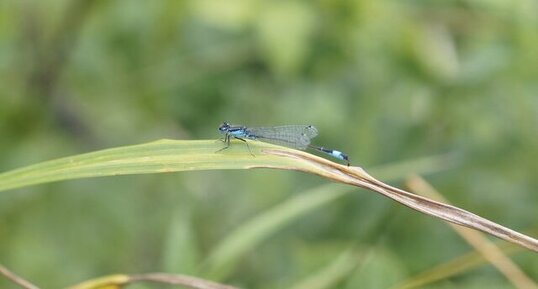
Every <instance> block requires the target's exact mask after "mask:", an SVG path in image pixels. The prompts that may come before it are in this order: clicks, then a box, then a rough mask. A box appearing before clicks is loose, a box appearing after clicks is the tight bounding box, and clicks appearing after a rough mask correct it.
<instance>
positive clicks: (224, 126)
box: [219, 122, 230, 133]
mask: <svg viewBox="0 0 538 289" xmlns="http://www.w3.org/2000/svg"><path fill="white" fill-rule="evenodd" d="M228 129H230V124H229V123H227V122H223V123H222V124H221V125H220V126H219V131H220V132H221V133H225V132H227V131H228Z"/></svg>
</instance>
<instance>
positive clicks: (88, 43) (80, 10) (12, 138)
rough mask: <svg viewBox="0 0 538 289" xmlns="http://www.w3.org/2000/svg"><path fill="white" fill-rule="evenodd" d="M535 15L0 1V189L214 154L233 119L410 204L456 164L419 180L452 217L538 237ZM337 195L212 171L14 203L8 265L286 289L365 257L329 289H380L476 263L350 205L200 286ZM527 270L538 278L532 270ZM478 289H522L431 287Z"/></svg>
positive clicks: (369, 200) (445, 231)
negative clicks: (191, 152) (413, 187)
mask: <svg viewBox="0 0 538 289" xmlns="http://www.w3.org/2000/svg"><path fill="white" fill-rule="evenodd" d="M536 11H538V2H536V1H533V0H520V1H506V2H505V1H479V0H477V1H472V0H469V1H388V0H385V1H351V0H349V1H343V0H342V1H329V0H318V1H261V0H225V1H210V0H192V1H95V0H93V1H82V0H81V1H66V0H62V1H61V0H42V1H16V0H3V1H0V137H1V140H2V141H1V142H0V155H1V161H0V169H1V170H2V171H7V170H10V169H14V168H18V167H22V166H25V165H29V164H33V163H37V162H41V161H45V160H49V159H54V158H59V157H63V156H68V155H73V154H79V153H83V152H88V151H93V150H97V149H102V148H109V147H116V146H122V145H130V144H138V143H143V142H147V141H152V140H156V139H161V138H173V139H217V138H218V137H219V135H218V132H217V127H218V125H219V124H220V123H221V122H222V121H223V120H227V121H229V122H232V123H238V124H246V125H250V126H262V125H280V124H313V125H315V126H317V127H318V129H319V131H320V135H319V136H318V138H316V140H315V143H316V144H319V145H324V146H327V147H331V148H337V149H340V150H342V151H345V152H347V153H348V154H349V155H350V158H351V161H352V164H355V165H360V166H362V167H364V168H365V169H366V170H368V171H371V170H375V168H376V167H379V166H389V168H391V164H395V163H400V162H403V161H411V163H410V164H409V165H406V166H404V167H403V168H400V169H399V170H397V172H396V177H399V179H394V178H391V179H386V180H387V181H392V182H393V184H396V185H398V186H401V183H400V182H399V181H401V180H402V178H403V177H405V176H406V175H407V174H409V173H412V172H415V171H417V170H419V168H418V167H416V165H413V164H414V163H413V161H415V160H420V159H423V158H425V157H432V156H433V157H435V156H446V155H449V156H451V157H450V161H447V163H446V164H441V166H440V167H437V168H431V169H428V168H427V169H426V171H425V173H426V175H427V178H428V180H429V181H431V182H432V184H433V185H434V186H436V188H438V189H439V190H440V191H441V192H443V193H444V194H445V196H446V197H447V198H448V199H450V200H451V201H452V202H453V203H454V204H456V205H457V206H460V207H463V208H465V209H468V210H470V211H472V212H475V213H477V214H480V215H482V216H484V217H487V218H490V219H492V220H494V221H497V222H499V223H501V224H504V225H506V226H508V227H511V228H514V229H516V230H533V229H536V226H537V224H538V214H537V213H536V212H537V205H538V178H537V177H536V176H537V175H536V174H537V173H536V172H538V129H537V126H538V81H537V79H538V78H537V76H538V13H536ZM393 168H394V167H393ZM379 177H382V175H379ZM325 183H326V181H325V180H322V179H319V178H317V177H315V176H310V175H305V174H301V173H298V172H291V171H273V170H253V171H205V172H188V173H174V174H154V175H142V176H123V177H109V178H97V179H86V180H75V181H66V182H60V183H52V184H46V185H39V186H33V187H28V188H24V189H19V190H11V191H7V192H2V193H1V194H0V263H2V264H4V265H5V266H7V267H8V268H10V269H12V270H13V271H15V272H17V273H19V274H21V275H22V276H24V277H26V278H28V279H30V280H32V281H34V282H35V283H37V284H38V285H42V286H43V287H45V288H59V287H63V286H67V285H70V284H73V283H76V282H79V281H82V280H86V279H89V278H93V277H97V276H102V275H106V274H111V273H141V272H172V273H183V274H193V275H196V276H201V277H207V278H212V279H214V280H217V281H221V282H226V283H230V284H235V285H237V286H241V287H245V288H290V286H292V285H294V284H298V283H301V282H302V281H304V280H305V279H307V278H309V277H311V276H315V275H316V274H317V272H319V270H323V268H326V266H328V264H330V263H331V262H333V261H334V260H335V259H336V258H338V256H342V255H341V254H342V252H345V251H346V250H348V249H350V248H354V249H353V250H354V251H353V252H358V253H359V255H360V253H361V252H373V253H370V254H366V255H368V258H363V257H364V256H363V257H357V258H356V259H357V260H358V261H357V263H358V264H357V266H356V267H354V269H353V270H350V271H349V272H348V273H347V274H344V276H343V277H342V279H340V281H339V282H337V283H336V285H334V284H333V285H331V286H329V287H328V288H387V287H389V286H391V285H393V284H395V283H397V282H398V281H401V280H405V279H406V278H409V277H410V276H413V275H415V274H417V273H419V272H422V271H424V270H427V269H429V268H431V267H433V266H436V265H438V264H442V263H444V262H447V261H449V260H451V259H453V258H455V257H457V256H460V255H462V254H465V253H466V252H468V251H469V250H470V248H469V246H468V245H467V244H466V243H464V242H463V241H462V240H461V238H460V237H458V236H457V235H456V234H455V233H453V232H452V231H451V230H450V229H449V228H448V227H447V226H446V225H444V224H443V223H442V222H440V221H438V220H435V219H432V218H429V217H426V216H424V215H422V214H419V213H416V212H414V211H412V210H409V209H407V208H405V207H402V206H400V205H397V204H395V203H393V202H392V201H390V200H388V199H385V198H383V197H380V196H378V195H375V194H372V193H370V192H367V191H364V190H355V189H353V190H351V192H352V193H350V194H349V193H348V194H345V195H343V196H342V197H339V198H336V199H335V200H334V201H331V202H328V203H326V204H325V205H323V206H320V207H319V208H317V209H316V210H312V211H311V212H309V213H308V214H306V215H304V216H302V217H300V218H296V219H293V220H291V221H289V222H285V224H284V225H283V226H282V227H281V229H279V230H277V231H275V232H274V233H273V234H271V235H270V236H267V237H264V238H263V240H261V241H260V242H259V243H258V244H256V246H255V247H252V248H249V249H248V250H247V251H246V252H245V254H244V255H242V256H241V258H240V259H239V260H238V262H235V263H234V264H230V265H229V266H228V268H226V270H227V271H229V272H228V274H224V275H221V277H216V275H211V274H210V273H209V272H208V270H206V269H204V268H206V267H204V264H206V262H207V260H206V258H207V257H208V254H210V252H212V250H213V249H214V248H216V247H217V246H218V245H219V244H221V242H222V241H223V240H224V239H225V238H226V237H227V236H229V235H230V233H231V232H232V231H233V230H234V229H236V228H238V227H241V225H243V224H244V223H245V222H246V221H247V220H250V219H251V218H253V217H254V216H256V215H258V214H260V213H261V212H264V211H266V210H268V209H270V208H273V207H275V206H278V205H281V204H285V203H286V202H287V201H288V200H289V199H290V198H292V197H297V196H299V195H301V194H307V193H308V191H309V190H311V189H317V188H318V187H319V186H322V185H324V184H325ZM331 189H339V190H342V187H340V186H337V185H334V186H331V187H329V190H331ZM534 235H535V236H536V234H534ZM361 258H363V259H364V260H362V261H361ZM515 261H516V262H517V264H518V265H520V266H521V267H522V269H523V270H524V271H526V272H527V273H528V274H529V276H530V277H531V278H534V279H538V259H537V258H536V255H535V254H533V253H530V252H524V253H520V254H517V255H516V256H515ZM10 286H13V285H8V283H7V282H5V281H4V280H2V278H0V287H1V288H13V287H10ZM486 286H488V288H512V286H511V285H510V284H509V283H508V282H507V281H506V280H505V278H504V277H502V275H500V274H499V273H498V272H497V271H495V270H494V269H492V268H491V267H490V266H483V267H480V268H478V269H476V270H472V271H468V272H466V273H465V274H462V275H459V276H457V277H455V278H451V279H448V280H443V281H441V282H440V283H437V284H435V285H432V287H431V288H439V287H442V288H485V287H486ZM143 288H146V287H143Z"/></svg>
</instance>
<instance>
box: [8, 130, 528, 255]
mask: <svg viewBox="0 0 538 289" xmlns="http://www.w3.org/2000/svg"><path fill="white" fill-rule="evenodd" d="M250 143H251V145H250V146H251V149H250V150H248V149H247V147H246V146H238V145H234V146H232V147H231V148H229V149H227V150H225V151H221V152H219V153H217V152H216V151H217V150H219V149H220V148H222V144H219V142H218V141H215V140H205V141H173V140H161V141H157V142H152V143H148V144H142V145H135V146H127V147H120V148H114V149H108V150H102V151H97V152H93V153H88V154H82V155H77V156H73V157H67V158H62V159H58V160H54V161H48V162H44V163H40V164H36V165H32V166H28V167H25V168H21V169H18V170H13V171H9V172H5V173H3V174H0V191H2V190H7V189H13V188H19V187H23V186H29V185H35V184H40V183H46V182H53V181H59V180H68V179H76V178H88V177H98V176H111V175H126V174H142V173H162V172H177V171H186V170H211V169H248V168H278V169H286V170H297V171H303V172H306V173H311V174H315V175H318V176H321V177H324V178H327V179H329V180H331V181H334V182H339V183H344V184H348V185H352V186H356V187H361V188H365V189H368V190H371V191H374V192H377V193H379V194H382V195H384V196H386V197H388V198H390V199H393V200H395V201H397V202H399V203H401V204H403V205H405V206H407V207H409V208H412V209H414V210H417V211H419V212H422V213H424V214H427V215H430V216H433V217H437V218H439V219H442V220H445V221H448V222H451V223H454V224H457V225H461V226H466V227H469V228H472V229H475V230H479V231H482V232H485V233H488V234H490V235H493V236H496V237H498V238H501V239H503V240H506V241H509V242H513V243H516V244H519V245H520V246H523V247H526V248H527V249H530V250H533V251H535V252H538V240H536V239H534V238H531V237H529V236H527V235H524V234H521V233H519V232H516V231H514V230H511V229H508V228H506V227H504V226H501V225H499V224H497V223H494V222H492V221H489V220H487V219H485V218H482V217H480V216H477V215H475V214H473V213H471V212H468V211H465V210H463V209H460V208H457V207H455V206H451V205H447V204H443V203H440V202H436V201H433V200H430V199H428V198H425V197H421V196H418V195H415V194H411V193H409V192H406V191H404V190H401V189H398V188H395V187H392V186H390V185H388V184H385V183H383V182H381V181H379V180H377V179H375V178H374V177H372V176H370V175H369V174H368V173H367V172H366V171H364V170H363V169H362V168H360V167H347V166H343V165H341V164H337V163H334V162H331V161H329V160H326V159H323V158H320V157H317V156H314V155H312V154H309V153H306V152H303V151H297V150H294V149H289V148H284V147H280V146H275V145H270V144H266V143H261V142H250ZM251 154H253V155H251Z"/></svg>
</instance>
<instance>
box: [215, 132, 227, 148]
mask: <svg viewBox="0 0 538 289" xmlns="http://www.w3.org/2000/svg"><path fill="white" fill-rule="evenodd" d="M222 141H223V142H224V143H225V144H226V146H225V147H223V148H221V149H220V150H218V151H216V153H218V152H220V151H223V150H225V149H227V148H229V147H230V135H229V134H226V135H225V136H224V139H222Z"/></svg>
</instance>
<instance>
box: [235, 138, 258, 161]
mask: <svg viewBox="0 0 538 289" xmlns="http://www.w3.org/2000/svg"><path fill="white" fill-rule="evenodd" d="M235 138H236V139H238V140H241V141H244V142H245V144H246V145H247V148H248V152H249V153H250V154H251V155H252V156H253V157H254V156H255V155H254V154H253V153H252V151H251V150H250V146H249V145H248V142H247V141H246V140H245V139H242V138H240V137H235Z"/></svg>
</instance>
